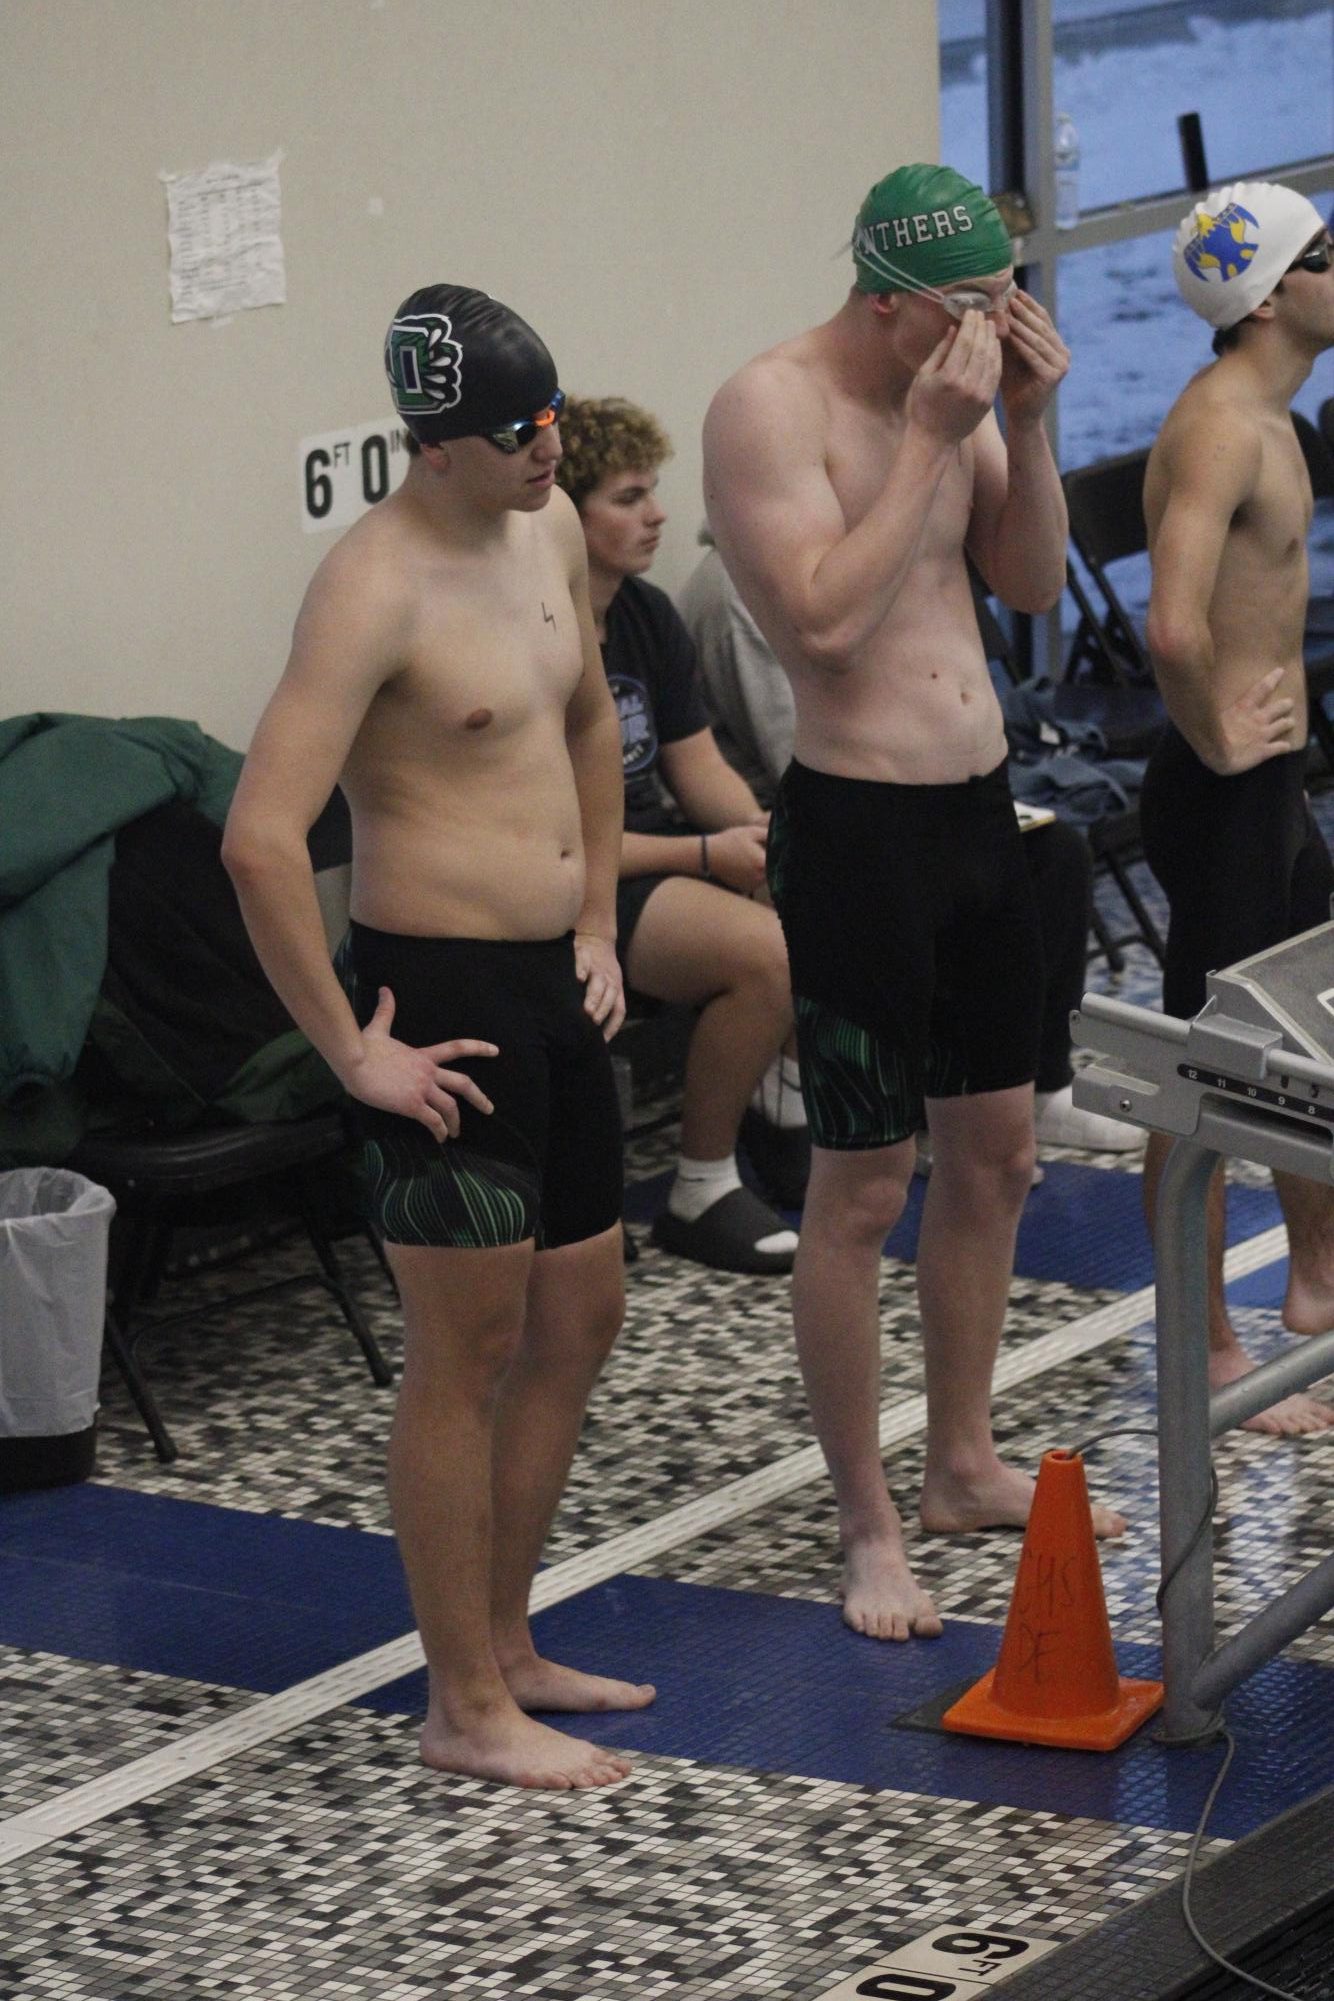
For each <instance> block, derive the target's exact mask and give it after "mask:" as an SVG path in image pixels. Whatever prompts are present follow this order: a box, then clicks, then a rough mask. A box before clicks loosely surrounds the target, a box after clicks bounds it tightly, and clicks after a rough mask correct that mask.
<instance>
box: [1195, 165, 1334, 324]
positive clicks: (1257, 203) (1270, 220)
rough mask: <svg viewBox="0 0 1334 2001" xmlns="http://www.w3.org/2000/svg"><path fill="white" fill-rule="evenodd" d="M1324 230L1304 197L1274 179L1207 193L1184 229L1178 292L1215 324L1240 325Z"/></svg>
mask: <svg viewBox="0 0 1334 2001" xmlns="http://www.w3.org/2000/svg"><path fill="white" fill-rule="evenodd" d="M1324 227H1325V225H1324V221H1323V220H1322V218H1321V215H1320V212H1319V210H1318V209H1317V208H1316V207H1315V206H1314V205H1313V203H1311V202H1309V201H1308V200H1307V199H1306V196H1305V195H1299V194H1294V192H1293V190H1292V189H1291V188H1283V187H1279V185H1278V184H1277V182H1275V181H1234V182H1233V183H1232V185H1231V186H1230V187H1226V188H1219V189H1218V190H1217V191H1216V193H1213V194H1208V195H1204V196H1203V197H1202V198H1201V199H1200V200H1199V201H1197V202H1196V204H1195V206H1194V208H1193V209H1192V210H1191V212H1190V214H1189V215H1188V216H1187V217H1186V219H1185V221H1184V222H1183V223H1182V225H1181V227H1180V229H1178V231H1177V233H1176V241H1175V243H1174V244H1173V246H1172V269H1173V271H1174V273H1175V274H1176V281H1177V289H1178V290H1179V292H1180V293H1181V296H1182V298H1183V299H1184V300H1185V301H1186V304H1187V305H1188V306H1191V307H1193V308H1194V310H1195V311H1196V312H1197V313H1198V314H1199V315H1200V317H1201V319H1205V320H1208V322H1209V324H1210V326H1211V327H1234V326H1236V325H1237V323H1238V322H1239V321H1240V320H1244V319H1245V317H1246V315H1247V313H1253V312H1254V311H1255V308H1256V307H1257V306H1259V305H1263V304H1264V301H1265V300H1266V299H1267V298H1268V297H1269V295H1270V293H1271V292H1272V291H1273V290H1274V287H1275V286H1276V285H1277V284H1278V282H1279V280H1280V278H1281V277H1282V276H1283V274H1284V272H1285V271H1286V270H1287V269H1288V267H1289V265H1290V264H1292V263H1294V262H1295V261H1296V259H1297V258H1298V257H1300V256H1301V254H1302V252H1303V250H1305V248H1306V246H1307V244H1308V243H1309V242H1310V241H1311V238H1312V237H1313V236H1319V235H1320V234H1321V233H1322V232H1323V230H1324Z"/></svg>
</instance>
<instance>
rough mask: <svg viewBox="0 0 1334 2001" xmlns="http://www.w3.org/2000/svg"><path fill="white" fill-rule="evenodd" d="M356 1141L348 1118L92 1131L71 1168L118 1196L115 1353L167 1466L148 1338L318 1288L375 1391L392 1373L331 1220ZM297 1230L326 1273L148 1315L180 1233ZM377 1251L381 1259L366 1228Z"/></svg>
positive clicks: (318, 1270) (167, 1443)
mask: <svg viewBox="0 0 1334 2001" xmlns="http://www.w3.org/2000/svg"><path fill="white" fill-rule="evenodd" d="M349 1150H350V1143H349V1137H348V1132H347V1128H346V1126H345V1123H344V1120H343V1118H342V1115H341V1114H340V1113H338V1112H327V1113H324V1114H323V1115H321V1116H318V1117H315V1118H309V1119H293V1120H289V1121H284V1122H282V1123H273V1124H263V1125H248V1126H236V1125H229V1126H221V1125H219V1126H208V1127H204V1128H202V1129H201V1130H198V1131H194V1132H186V1133H176V1134H172V1133H162V1132H154V1131H151V1130H149V1131H141V1132H137V1133H136V1132H125V1133H114V1134H105V1133H98V1134H89V1135H88V1136H87V1137H85V1139H84V1140H83V1141H82V1142H81V1143H80V1145H79V1147H78V1149H77V1151H76V1152H75V1153H74V1155H73V1156H72V1157H71V1159H70V1160H69V1162H68V1163H67V1164H68V1165H69V1166H70V1167H71V1168H73V1169H74V1170H75V1172H76V1173H79V1174H86V1175H87V1177H88V1179H89V1180H90V1181H96V1182H99V1183H100V1184H101V1186H102V1187H104V1188H109V1189H110V1190H111V1193H112V1194H113V1195H114V1196H115V1198H116V1206H117V1211H118V1215H117V1229H116V1248H115V1257H114V1261H113V1266H112V1270H111V1274H110V1283H109V1288H108V1289H109V1294H110V1298H109V1303H108V1306H107V1317H106V1345H107V1347H108V1348H109V1349H110V1351H111V1354H112V1357H113V1359H114V1360H115V1362H116V1364H117V1366H118V1368H119V1369H120V1372H121V1374H122V1375H123V1376H124V1378H125V1382H126V1386H127V1387H128V1389H129V1392H130V1395H131V1396H132V1397H133V1399H134V1401H135V1404H136V1406H137V1408H138V1411H139V1415H140V1416H141V1417H142V1418H143V1421H144V1423H145V1425H146V1426H147V1428H148V1433H149V1436H150V1437H151V1438H152V1441H153V1445H154V1448H155V1450H156V1452H157V1456H158V1458H159V1459H160V1460H161V1461H162V1462H163V1464H164V1465H169V1464H170V1463H171V1461H172V1460H174V1459H175V1458H176V1457H177V1456H178V1455H177V1447H176V1444H175V1442H174V1440H173V1439H172V1436H171V1434H170V1432H169V1431H168V1430H167V1427H166V1425H165V1423H164V1422H163V1419H162V1414H161V1412H160V1410H159V1409H158V1405H157V1400H156V1398H155V1397H154V1395H153V1392H152V1390H151V1389H150V1388H149V1386H148V1383H147V1381H146V1379H145V1377H144V1373H143V1369H142V1367H141V1366H140V1363H139V1359H138V1355H137V1352H136V1351H137V1348H138V1345H139V1343H140V1342H141V1341H142V1340H143V1339H144V1338H145V1336H147V1335H149V1334H152V1333H157V1332H161V1331H162V1330H163V1329H165V1328H167V1327H175V1326H180V1325H182V1324H183V1323H184V1322H186V1321H188V1320H196V1319H199V1318H201V1317H202V1316H203V1315H205V1314H210V1313H221V1312H226V1311H230V1310H231V1309H232V1308H233V1307H235V1306H238V1305H240V1304H241V1303H242V1302H244V1301H247V1300H253V1299H262V1298H266V1297H268V1296H269V1295H271V1294H276V1293H279V1292H288V1291H299V1290H302V1289H308V1288H309V1287H311V1286H319V1287H322V1288H323V1290H324V1291H326V1292H328V1293H331V1294H332V1295H333V1298H334V1300H335V1301H336V1303H337V1306H338V1310H339V1312H340V1313H341V1314H342V1316H343V1319H344V1320H345V1321H346V1323H347V1325H348V1327H349V1328H350V1329H351V1332H352V1334H353V1336H354V1338H355V1340H356V1342H357V1345H358V1347H359V1348H360V1349H361V1352H362V1354H363V1355H364V1356H365V1358H366V1366H367V1368H368V1369H369V1371H370V1374H371V1378H372V1380H373V1381H374V1382H377V1383H379V1384H381V1385H384V1384H388V1383H391V1382H392V1381H393V1374H392V1371H391V1370H390V1368H389V1364H388V1363H387V1362H386V1361H385V1358H384V1355H383V1354H382V1353H381V1350H380V1347H379V1344H378V1342H377V1341H376V1339H375V1336H374V1334H373V1333H372V1332H371V1329H370V1326H369V1325H368V1323H367V1320H366V1317H365V1315H364V1313H363V1312H362V1310H361V1307H360V1306H359V1305H358V1303H357V1300H356V1298H355V1297H354V1295H353V1294H352V1292H351V1291H350V1290H349V1287H348V1285H347V1281H346V1279H345V1278H344V1276H343V1272H342V1268H341V1266H340V1265H339V1262H338V1258H337V1256H336V1254H335V1251H334V1247H333V1241H332V1234H331V1230H330V1223H329V1217H328V1207H329V1201H328V1191H329V1178H330V1174H331V1172H332V1171H333V1170H335V1169H337V1168H338V1167H339V1166H340V1165H341V1164H342V1163H344V1162H345V1161H346V1160H347V1158H348V1155H349ZM284 1217H286V1218H290V1219H292V1220H294V1221H299V1222H300V1223H301V1225H302V1226H303V1228H304V1230H305V1234H306V1237H307V1239H308V1241H309V1243H310V1245H311V1248H312V1250H313V1251H314V1253H315V1259H316V1264H315V1267H314V1268H313V1269H307V1270H306V1271H304V1272H299V1273H296V1274H293V1275H290V1276H287V1277H284V1278H277V1279H269V1280H267V1281H266V1282H264V1283H262V1284H260V1285H251V1286H247V1287H245V1288H244V1289H243V1290H242V1291H240V1292H228V1293H226V1294H225V1295H224V1296H222V1297H220V1298H209V1297H207V1296H204V1297H200V1298H198V1299H196V1300H195V1301H194V1302H193V1303H192V1304H190V1305H187V1306H185V1307H183V1308H181V1309H180V1310H179V1311H177V1312H173V1313H167V1314H161V1313H147V1312H145V1311H144V1308H145V1306H146V1305H148V1304H150V1303H151V1301H152V1300H153V1299H154V1297H155V1296H156V1294H157V1291H158V1287H159V1284H160V1282H161V1279H162V1276H163V1274H164V1272H165V1271H166V1268H167V1264H168V1262H169V1259H170V1256H171V1245H172V1239H173V1237H174V1235H175V1233H176V1232H177V1230H179V1229H181V1228H182V1227H185V1226H188V1225H191V1224H195V1225H197V1224H199V1223H201V1222H207V1223H209V1224H212V1225H217V1224H220V1223H232V1224H235V1225H238V1226H239V1225H243V1224H246V1223H249V1224H251V1225H253V1224H255V1223H256V1222H259V1221H263V1222H264V1223H272V1222H273V1221H274V1220H275V1218H284ZM366 1234H367V1236H368V1238H369V1241H370V1243H371V1246H372V1249H373V1250H374V1251H375V1252H376V1255H377V1256H378V1257H380V1258H381V1261H382V1262H383V1253H382V1251H381V1249H380V1246H379V1244H378V1243H377V1242H376V1240H375V1238H374V1236H373V1235H371V1233H370V1232H369V1231H368V1232H367V1233H366Z"/></svg>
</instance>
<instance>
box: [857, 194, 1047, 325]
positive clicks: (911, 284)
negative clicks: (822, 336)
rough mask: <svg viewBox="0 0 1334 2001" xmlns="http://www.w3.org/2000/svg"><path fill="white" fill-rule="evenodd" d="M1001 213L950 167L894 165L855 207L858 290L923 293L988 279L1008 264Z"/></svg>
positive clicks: (1010, 250) (1009, 249) (938, 292)
mask: <svg viewBox="0 0 1334 2001" xmlns="http://www.w3.org/2000/svg"><path fill="white" fill-rule="evenodd" d="M1013 256H1014V253H1013V248H1012V246H1011V243H1010V237H1009V232H1008V231H1007V229H1006V227H1005V224H1004V223H1003V222H1002V221H1001V218H1000V211H999V210H998V209H997V207H996V204H995V203H994V202H993V201H992V199H991V197H990V196H989V195H986V194H983V192H982V190H981V188H980V187H978V186H977V184H976V182H974V181H966V180H965V179H964V177H963V175H962V174H957V173H956V172H955V171H954V169H953V167H932V166H922V165H916V166H910V167H896V168H895V170H894V172H893V173H892V174H886V176H885V178H884V180H883V181H877V182H876V184H875V186H874V187H873V188H872V189H871V192H870V193H869V194H868V195H867V197H866V200H865V201H864V202H863V203H862V205H861V207H860V208H859V209H858V211H857V222H856V226H855V228H854V230H853V232H852V259H853V263H854V265H855V266H856V270H857V279H856V284H857V290H858V291H859V292H922V293H924V294H926V295H927V296H928V297H935V298H940V297H941V296H942V288H943V287H944V286H946V285H952V284H957V283H958V282H959V280H961V279H965V278H987V277H991V276H993V275H994V274H995V273H996V272H997V271H1004V270H1007V269H1008V267H1009V265H1010V264H1011V263H1012V262H1013Z"/></svg>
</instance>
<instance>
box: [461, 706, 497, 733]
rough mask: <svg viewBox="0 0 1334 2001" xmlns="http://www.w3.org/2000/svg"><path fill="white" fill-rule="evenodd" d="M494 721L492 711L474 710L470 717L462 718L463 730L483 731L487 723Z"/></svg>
mask: <svg viewBox="0 0 1334 2001" xmlns="http://www.w3.org/2000/svg"><path fill="white" fill-rule="evenodd" d="M494 721H495V711H494V709H474V710H473V712H472V714H471V715H470V716H465V717H464V718H463V727H464V729H465V730H484V729H485V728H486V726H487V724H488V723H490V722H494Z"/></svg>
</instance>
